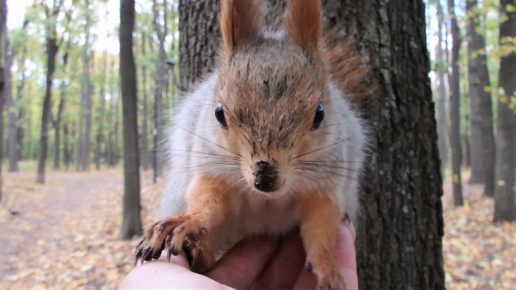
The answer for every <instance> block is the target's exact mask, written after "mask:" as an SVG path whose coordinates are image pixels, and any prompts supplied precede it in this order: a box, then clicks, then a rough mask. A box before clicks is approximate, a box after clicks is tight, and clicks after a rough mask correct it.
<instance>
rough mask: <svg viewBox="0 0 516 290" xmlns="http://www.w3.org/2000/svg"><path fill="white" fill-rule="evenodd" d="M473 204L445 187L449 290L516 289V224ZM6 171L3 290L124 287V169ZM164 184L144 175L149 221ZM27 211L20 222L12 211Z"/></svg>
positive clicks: (477, 196) (476, 198)
mask: <svg viewBox="0 0 516 290" xmlns="http://www.w3.org/2000/svg"><path fill="white" fill-rule="evenodd" d="M468 175H469V172H465V174H464V176H463V177H464V178H463V180H464V181H465V182H464V183H465V184H464V199H465V206H464V207H460V208H454V207H453V205H452V203H451V202H452V194H451V184H450V183H449V182H445V184H444V197H443V199H442V200H443V208H444V222H445V233H444V239H443V256H444V263H445V270H446V283H447V289H450V290H459V289H516V223H512V224H508V223H505V224H499V225H493V224H492V223H491V219H492V216H493V200H492V199H490V198H484V197H482V186H481V185H467V184H466V181H467V180H468V177H469V176H468ZM35 180H36V174H35V173H30V172H19V173H5V174H4V192H5V196H4V197H5V198H4V200H3V201H2V204H1V207H0V261H2V262H1V263H0V289H117V287H118V285H119V283H120V281H121V280H122V279H123V278H124V276H125V275H126V274H127V273H128V272H129V271H130V270H131V269H133V267H134V260H133V256H132V253H133V250H134V247H135V245H136V244H137V242H138V238H135V239H133V240H131V241H120V240H119V239H118V237H119V230H120V225H121V222H122V195H123V175H122V170H121V169H109V170H102V171H100V172H97V171H94V170H91V171H90V172H89V173H74V172H49V173H48V175H47V183H46V184H44V185H39V184H36V183H35ZM162 190H163V184H162V181H161V182H160V183H159V184H157V185H154V184H152V175H151V172H144V173H143V174H142V193H141V204H142V218H143V224H144V225H148V224H150V223H151V222H153V221H155V220H156V219H157V211H156V209H157V208H158V203H159V200H160V198H159V195H160V193H161V192H162ZM9 207H11V208H13V209H15V210H17V211H19V212H20V214H19V215H16V216H12V215H10V214H9V213H8V211H7V208H9Z"/></svg>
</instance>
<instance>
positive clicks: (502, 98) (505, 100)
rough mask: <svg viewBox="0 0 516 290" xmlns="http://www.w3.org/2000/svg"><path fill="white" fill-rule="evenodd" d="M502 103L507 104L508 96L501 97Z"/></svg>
mask: <svg viewBox="0 0 516 290" xmlns="http://www.w3.org/2000/svg"><path fill="white" fill-rule="evenodd" d="M500 103H504V104H505V103H507V97H506V96H501V97H500Z"/></svg>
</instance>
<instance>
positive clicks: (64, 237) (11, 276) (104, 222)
mask: <svg viewBox="0 0 516 290" xmlns="http://www.w3.org/2000/svg"><path fill="white" fill-rule="evenodd" d="M35 180H36V174H35V173H33V172H18V173H5V175H4V199H3V200H2V207H1V208H0V211H1V213H0V233H1V234H0V259H1V261H2V263H0V289H6V288H7V289H9V288H11V289H31V288H33V289H41V288H47V287H48V286H50V285H63V287H64V288H66V289H68V288H70V289H72V288H73V289H75V288H77V286H80V285H82V287H84V288H87V289H97V288H99V287H102V286H105V285H106V284H113V282H117V281H118V280H119V279H120V278H121V277H123V274H125V273H126V272H127V271H128V270H130V268H129V266H128V265H130V264H131V263H129V261H130V260H131V258H132V257H131V253H132V248H133V247H134V244H135V242H136V240H132V241H125V242H124V241H119V240H118V234H119V232H118V231H119V225H120V223H121V204H122V193H123V173H122V170H121V169H109V170H102V171H99V172H97V171H93V170H92V171H90V172H88V173H75V172H49V173H48V174H47V178H46V183H45V184H44V185H40V184H36V183H35ZM158 186H159V185H158ZM142 187H143V192H142V199H145V200H146V201H144V202H142V205H143V206H144V212H145V208H148V207H147V206H146V205H148V204H155V200H154V199H157V198H155V197H157V194H156V193H157V191H159V189H158V188H156V186H155V185H153V184H152V179H151V178H150V174H143V177H142ZM145 193H149V194H145ZM8 208H12V209H13V210H16V211H18V212H19V214H18V215H16V216H11V215H9V214H8V212H7V209H8ZM143 216H144V217H147V219H148V214H143ZM151 216H152V215H151ZM144 223H145V219H144ZM145 224H146V223H145ZM79 261H82V262H79ZM29 279H31V280H33V281H30V282H29V281H28V280H29ZM4 283H5V284H6V285H5V286H8V287H6V288H4V287H3V285H4ZM25 283H27V284H25ZM64 285H66V286H64ZM59 288H60V289H61V286H59Z"/></svg>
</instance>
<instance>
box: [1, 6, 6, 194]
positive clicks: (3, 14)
mask: <svg viewBox="0 0 516 290" xmlns="http://www.w3.org/2000/svg"><path fill="white" fill-rule="evenodd" d="M6 22H7V0H0V44H1V42H2V41H4V40H5V39H6V36H5V35H4V34H7V33H6V31H7V26H6ZM0 55H1V54H0ZM4 73H5V67H4V66H2V64H1V63H0V200H2V193H3V177H2V166H3V164H2V163H3V160H4V150H3V149H4V141H3V136H4V103H5V97H4V91H5V90H4V86H5V80H4Z"/></svg>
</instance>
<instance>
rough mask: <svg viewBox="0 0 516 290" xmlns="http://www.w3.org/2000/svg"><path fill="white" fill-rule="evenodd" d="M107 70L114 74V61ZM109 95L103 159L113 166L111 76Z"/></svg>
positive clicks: (112, 95) (113, 99) (112, 88)
mask: <svg viewBox="0 0 516 290" xmlns="http://www.w3.org/2000/svg"><path fill="white" fill-rule="evenodd" d="M109 72H110V73H111V74H115V62H114V61H111V65H110V69H109ZM109 79H110V82H109V95H110V96H111V99H110V100H109V114H107V140H106V152H105V154H106V155H105V159H106V166H113V157H112V156H113V136H114V129H113V114H116V112H115V103H116V102H117V100H116V99H115V98H114V96H115V92H114V91H115V90H114V87H115V84H113V83H112V82H111V80H112V78H109Z"/></svg>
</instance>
